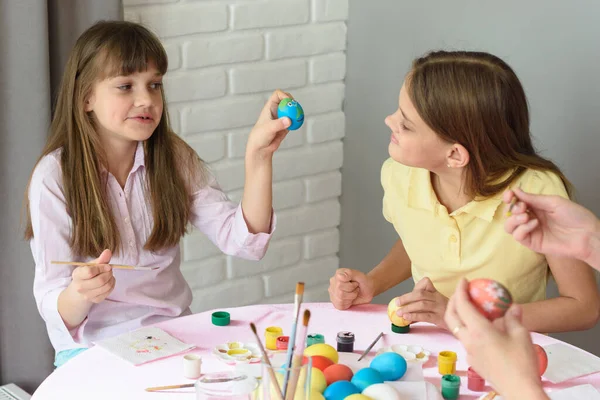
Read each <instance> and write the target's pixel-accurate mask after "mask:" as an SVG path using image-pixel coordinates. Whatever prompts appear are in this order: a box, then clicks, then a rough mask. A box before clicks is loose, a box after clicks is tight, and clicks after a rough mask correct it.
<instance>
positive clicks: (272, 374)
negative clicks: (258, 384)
mask: <svg viewBox="0 0 600 400" xmlns="http://www.w3.org/2000/svg"><path fill="white" fill-rule="evenodd" d="M250 329H252V333H254V336H255V337H256V343H257V344H258V348H259V349H260V353H261V354H262V356H263V362H264V363H265V364H266V367H265V368H267V370H268V371H269V377H270V379H271V385H273V386H274V387H275V393H276V395H275V396H276V398H277V400H283V393H282V392H281V387H280V386H279V382H278V381H277V377H276V376H275V371H273V366H272V365H271V361H270V360H269V356H268V355H267V351H266V350H265V348H264V346H263V344H262V342H261V341H260V338H259V337H258V333H257V332H256V325H254V323H253V322H250Z"/></svg>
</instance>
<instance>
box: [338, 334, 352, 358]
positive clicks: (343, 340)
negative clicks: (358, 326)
mask: <svg viewBox="0 0 600 400" xmlns="http://www.w3.org/2000/svg"><path fill="white" fill-rule="evenodd" d="M336 340H337V351H340V352H343V353H352V352H353V351H354V333H352V332H338V334H337V338H336Z"/></svg>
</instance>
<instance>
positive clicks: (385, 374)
mask: <svg viewBox="0 0 600 400" xmlns="http://www.w3.org/2000/svg"><path fill="white" fill-rule="evenodd" d="M369 366H370V367H371V368H373V369H375V370H377V371H378V372H379V373H380V374H381V377H382V378H383V380H384V381H396V380H398V379H400V378H402V377H403V376H404V374H405V373H406V368H407V365H406V360H405V359H404V357H402V356H401V355H400V354H398V353H392V352H389V353H381V354H380V355H378V356H377V357H375V358H374V359H373V361H371V364H370V365H369Z"/></svg>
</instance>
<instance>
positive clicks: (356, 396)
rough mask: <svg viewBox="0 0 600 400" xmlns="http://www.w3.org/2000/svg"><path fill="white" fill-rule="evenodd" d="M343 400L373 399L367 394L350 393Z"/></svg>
mask: <svg viewBox="0 0 600 400" xmlns="http://www.w3.org/2000/svg"><path fill="white" fill-rule="evenodd" d="M344 400H373V399H372V398H371V397H369V396H365V395H364V394H351V395H350V396H348V397H346V398H345V399H344Z"/></svg>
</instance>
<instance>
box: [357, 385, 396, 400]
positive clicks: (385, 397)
mask: <svg viewBox="0 0 600 400" xmlns="http://www.w3.org/2000/svg"><path fill="white" fill-rule="evenodd" d="M362 394H364V395H365V396H369V397H370V398H371V399H373V400H401V398H400V393H398V391H397V390H396V389H395V388H394V387H393V386H390V385H388V384H386V383H376V384H375V385H371V386H369V387H368V388H366V389H365V390H364V391H363V392H362Z"/></svg>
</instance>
